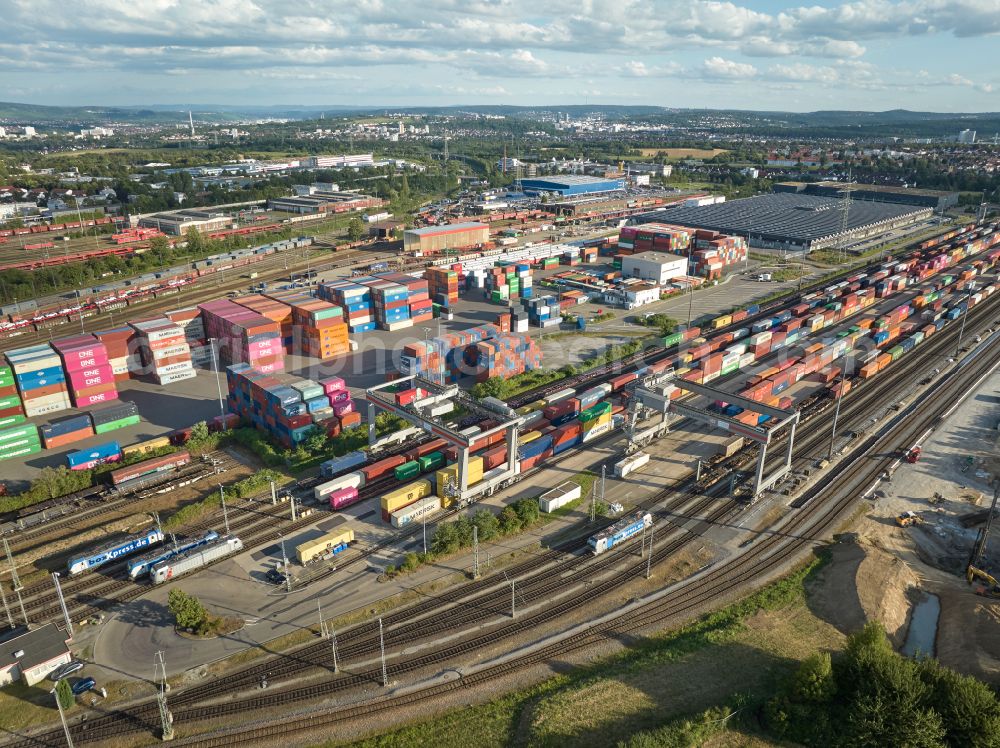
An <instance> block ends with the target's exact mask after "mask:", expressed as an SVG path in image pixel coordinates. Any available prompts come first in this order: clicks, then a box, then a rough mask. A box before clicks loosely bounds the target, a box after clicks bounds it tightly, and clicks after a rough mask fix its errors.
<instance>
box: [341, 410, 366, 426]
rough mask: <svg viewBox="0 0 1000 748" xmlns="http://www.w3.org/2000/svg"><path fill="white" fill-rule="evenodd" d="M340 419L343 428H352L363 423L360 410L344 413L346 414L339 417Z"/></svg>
mask: <svg viewBox="0 0 1000 748" xmlns="http://www.w3.org/2000/svg"><path fill="white" fill-rule="evenodd" d="M338 420H339V421H340V427H341V428H343V429H352V428H355V427H356V426H360V425H361V414H360V413H358V412H354V413H344V415H342V416H339V417H338Z"/></svg>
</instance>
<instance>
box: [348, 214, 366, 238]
mask: <svg viewBox="0 0 1000 748" xmlns="http://www.w3.org/2000/svg"><path fill="white" fill-rule="evenodd" d="M364 235H365V225H364V224H363V223H361V219H360V218H352V219H351V222H350V223H348V224H347V238H348V239H349V240H350V241H352V242H356V241H359V240H360V239H361V237H362V236H364Z"/></svg>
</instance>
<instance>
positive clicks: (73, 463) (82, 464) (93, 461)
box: [66, 442, 122, 470]
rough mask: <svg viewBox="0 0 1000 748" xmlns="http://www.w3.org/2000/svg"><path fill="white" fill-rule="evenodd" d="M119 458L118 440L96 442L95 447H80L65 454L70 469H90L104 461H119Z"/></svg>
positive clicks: (120, 451) (120, 456)
mask: <svg viewBox="0 0 1000 748" xmlns="http://www.w3.org/2000/svg"><path fill="white" fill-rule="evenodd" d="M121 459H122V448H121V447H120V446H119V444H118V442H108V443H107V444H98V445H97V446H96V447H89V448H87V449H81V450H80V451H78V452H70V453H69V454H68V455H66V462H67V463H69V469H70V470H90V469H91V468H95V467H97V466H98V465H103V464H104V463H106V462H120V461H121Z"/></svg>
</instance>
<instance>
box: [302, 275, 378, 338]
mask: <svg viewBox="0 0 1000 748" xmlns="http://www.w3.org/2000/svg"><path fill="white" fill-rule="evenodd" d="M316 291H317V295H318V296H319V297H320V298H321V299H323V300H324V301H329V302H330V303H331V304H336V305H337V306H339V307H340V308H341V309H343V310H344V319H345V321H346V322H347V329H348V330H349V331H350V332H352V333H357V332H370V331H371V330H374V329H375V327H376V322H375V317H374V313H373V312H372V294H371V289H369V288H368V287H367V286H363V285H361V284H360V283H355V282H354V281H349V280H340V281H333V282H332V283H321V284H320V285H319V287H318V288H317V289H316Z"/></svg>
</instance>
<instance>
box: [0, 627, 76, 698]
mask: <svg viewBox="0 0 1000 748" xmlns="http://www.w3.org/2000/svg"><path fill="white" fill-rule="evenodd" d="M69 642H70V637H69V636H68V635H67V634H66V632H65V631H63V630H61V629H60V628H59V627H57V626H56V625H55V624H54V623H47V624H45V625H44V626H41V627H39V628H37V629H32V630H31V631H27V630H25V629H24V628H21V629H15V630H14V631H12V632H11V633H10V635H9V636H7V637H6V638H4V639H3V640H2V641H0V687H2V686H9V685H10V684H11V683H14V682H16V681H18V680H20V681H22V682H23V683H24V684H25V685H26V686H33V685H35V684H36V683H40V682H41V681H42V680H44V679H45V676H47V675H48V674H49V673H51V672H52V671H53V670H55V669H56V668H57V667H59V666H61V665H65V664H66V663H68V662H69V661H70V660H72V659H73V656H72V654H71V653H70V650H69Z"/></svg>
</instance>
